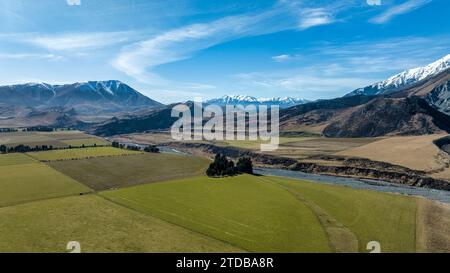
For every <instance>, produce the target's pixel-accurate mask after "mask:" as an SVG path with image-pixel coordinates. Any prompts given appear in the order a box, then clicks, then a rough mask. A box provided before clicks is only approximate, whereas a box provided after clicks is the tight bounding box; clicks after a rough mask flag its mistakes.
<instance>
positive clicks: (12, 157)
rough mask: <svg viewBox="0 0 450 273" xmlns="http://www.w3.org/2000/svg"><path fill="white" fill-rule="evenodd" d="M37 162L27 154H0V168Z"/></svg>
mask: <svg viewBox="0 0 450 273" xmlns="http://www.w3.org/2000/svg"><path fill="white" fill-rule="evenodd" d="M36 162H37V161H36V160H34V159H32V158H31V157H29V156H27V155H25V154H19V153H17V154H0V166H9V165H18V164H27V163H36Z"/></svg>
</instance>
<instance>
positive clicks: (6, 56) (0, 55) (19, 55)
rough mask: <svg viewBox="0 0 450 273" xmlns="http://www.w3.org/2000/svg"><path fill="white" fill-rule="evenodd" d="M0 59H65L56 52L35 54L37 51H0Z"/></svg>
mask: <svg viewBox="0 0 450 273" xmlns="http://www.w3.org/2000/svg"><path fill="white" fill-rule="evenodd" d="M0 59H6V60H50V61H58V60H62V59H64V58H63V57H62V56H58V55H54V54H35V53H0Z"/></svg>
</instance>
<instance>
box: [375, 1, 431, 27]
mask: <svg viewBox="0 0 450 273" xmlns="http://www.w3.org/2000/svg"><path fill="white" fill-rule="evenodd" d="M431 1H432V0H408V1H406V2H404V3H402V4H400V5H396V6H393V7H391V8H389V9H387V10H386V11H385V12H383V13H381V14H380V15H377V16H375V17H373V18H372V19H370V22H372V23H375V24H383V23H386V22H389V21H390V20H391V19H392V18H394V17H395V16H398V15H401V14H405V13H408V12H411V11H413V10H416V9H418V8H421V7H422V6H425V5H426V4H428V3H430V2H431Z"/></svg>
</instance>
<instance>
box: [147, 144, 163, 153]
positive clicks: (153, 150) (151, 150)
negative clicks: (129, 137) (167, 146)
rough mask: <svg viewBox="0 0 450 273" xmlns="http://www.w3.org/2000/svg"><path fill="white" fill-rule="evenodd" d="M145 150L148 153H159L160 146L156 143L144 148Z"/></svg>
mask: <svg viewBox="0 0 450 273" xmlns="http://www.w3.org/2000/svg"><path fill="white" fill-rule="evenodd" d="M144 152H147V153H159V148H158V147H156V146H155V145H149V146H148V147H145V148H144Z"/></svg>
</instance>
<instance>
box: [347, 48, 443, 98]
mask: <svg viewBox="0 0 450 273" xmlns="http://www.w3.org/2000/svg"><path fill="white" fill-rule="evenodd" d="M449 68H450V54H448V55H446V56H445V57H443V58H441V59H439V60H437V61H435V62H433V63H431V64H429V65H426V66H423V67H416V68H412V69H408V70H405V71H403V72H401V73H399V74H396V75H394V76H392V77H390V78H388V79H387V80H384V81H381V82H377V83H374V84H372V85H369V86H366V87H364V88H359V89H356V90H355V91H353V92H351V93H349V94H347V95H346V96H353V95H369V96H372V95H380V94H389V93H394V92H396V91H399V90H402V89H403V88H406V87H409V86H411V85H413V84H416V83H418V82H421V81H424V80H427V79H429V78H432V77H433V76H435V75H438V74H439V73H441V72H443V71H445V70H447V69H449Z"/></svg>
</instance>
